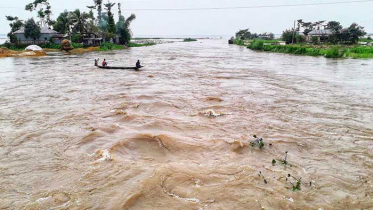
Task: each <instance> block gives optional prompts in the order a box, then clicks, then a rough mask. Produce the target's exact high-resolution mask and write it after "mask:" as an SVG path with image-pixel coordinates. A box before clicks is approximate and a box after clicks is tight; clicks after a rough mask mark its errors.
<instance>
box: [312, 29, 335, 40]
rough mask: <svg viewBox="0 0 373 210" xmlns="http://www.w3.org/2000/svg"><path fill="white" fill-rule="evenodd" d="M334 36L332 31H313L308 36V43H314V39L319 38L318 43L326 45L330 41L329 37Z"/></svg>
mask: <svg viewBox="0 0 373 210" xmlns="http://www.w3.org/2000/svg"><path fill="white" fill-rule="evenodd" d="M331 35H333V32H332V30H330V29H324V30H313V31H311V32H309V33H308V34H307V42H312V41H313V40H312V39H313V37H317V39H318V42H320V43H324V42H326V41H327V40H328V39H329V36H331Z"/></svg>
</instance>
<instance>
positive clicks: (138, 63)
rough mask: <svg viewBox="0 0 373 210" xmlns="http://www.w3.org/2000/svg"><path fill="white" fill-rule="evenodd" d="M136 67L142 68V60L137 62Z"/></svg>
mask: <svg viewBox="0 0 373 210" xmlns="http://www.w3.org/2000/svg"><path fill="white" fill-rule="evenodd" d="M136 68H141V65H140V60H137V62H136Z"/></svg>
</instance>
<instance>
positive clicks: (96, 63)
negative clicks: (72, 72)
mask: <svg viewBox="0 0 373 210" xmlns="http://www.w3.org/2000/svg"><path fill="white" fill-rule="evenodd" d="M98 60H100V59H99V58H98V59H97V60H96V59H95V66H98Z"/></svg>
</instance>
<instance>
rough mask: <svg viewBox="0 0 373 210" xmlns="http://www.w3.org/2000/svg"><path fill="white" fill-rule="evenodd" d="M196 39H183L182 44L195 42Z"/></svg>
mask: <svg viewBox="0 0 373 210" xmlns="http://www.w3.org/2000/svg"><path fill="white" fill-rule="evenodd" d="M196 41H197V39H192V38H186V39H184V42H196Z"/></svg>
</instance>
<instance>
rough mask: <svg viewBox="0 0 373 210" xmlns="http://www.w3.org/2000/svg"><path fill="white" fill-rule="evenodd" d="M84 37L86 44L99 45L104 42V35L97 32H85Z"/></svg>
mask: <svg viewBox="0 0 373 210" xmlns="http://www.w3.org/2000/svg"><path fill="white" fill-rule="evenodd" d="M82 37H83V38H82V40H83V44H84V45H85V46H99V45H101V44H102V43H103V42H104V40H103V39H102V37H101V36H99V35H97V34H95V33H87V34H84V35H83V36H82Z"/></svg>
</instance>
